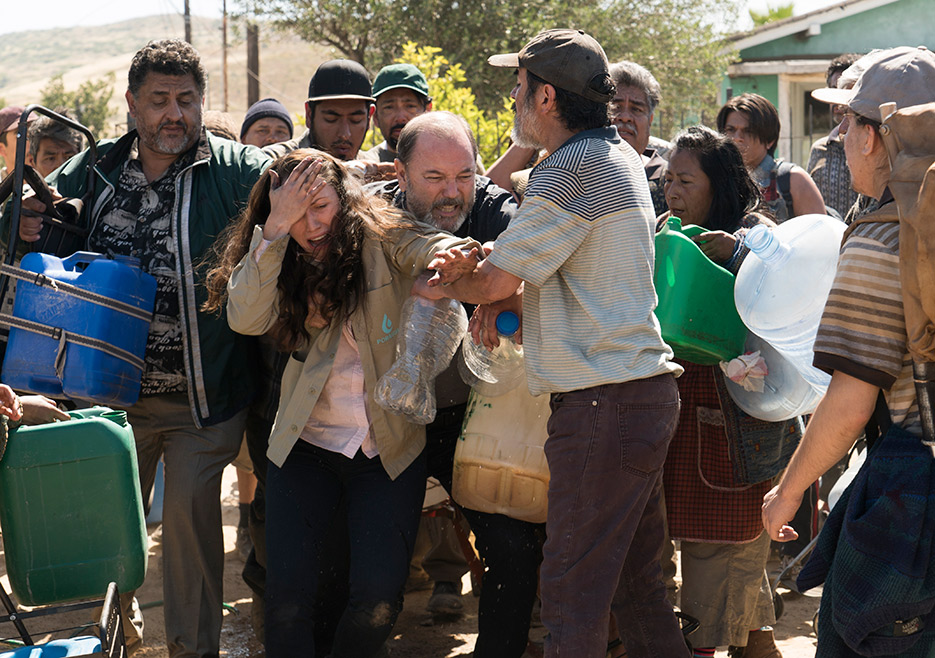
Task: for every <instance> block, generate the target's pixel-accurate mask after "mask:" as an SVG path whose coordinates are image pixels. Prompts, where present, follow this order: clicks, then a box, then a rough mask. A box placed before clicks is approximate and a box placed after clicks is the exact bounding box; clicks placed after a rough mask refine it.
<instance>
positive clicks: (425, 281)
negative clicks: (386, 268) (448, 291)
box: [409, 272, 445, 300]
mask: <svg viewBox="0 0 935 658" xmlns="http://www.w3.org/2000/svg"><path fill="white" fill-rule="evenodd" d="M433 276H435V275H434V273H432V272H425V273H424V274H421V275H419V278H417V279H416V280H415V282H414V283H413V284H412V289H411V290H410V291H409V294H410V295H418V296H419V297H425V298H426V299H432V300H436V299H444V298H445V287H444V286H430V285H429V279H430V278H431V277H433Z"/></svg>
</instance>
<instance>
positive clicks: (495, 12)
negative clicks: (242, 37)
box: [238, 0, 740, 136]
mask: <svg viewBox="0 0 935 658" xmlns="http://www.w3.org/2000/svg"><path fill="white" fill-rule="evenodd" d="M238 1H239V2H240V6H241V9H242V11H243V12H244V13H246V14H249V15H251V16H253V15H256V16H261V17H265V18H268V19H270V20H272V22H273V24H274V25H276V26H277V27H279V28H281V29H284V30H287V31H290V32H292V33H295V34H297V35H299V36H300V37H302V38H303V39H305V40H307V41H310V42H315V43H321V44H325V45H329V46H332V47H333V48H335V49H336V50H337V51H338V52H339V53H340V54H341V56H343V57H347V58H349V59H354V60H356V61H358V62H360V63H361V64H363V65H364V66H365V67H366V68H367V69H368V70H370V71H371V72H376V71H377V70H378V69H379V68H381V67H382V66H385V65H386V64H389V63H390V62H392V61H394V60H396V59H397V58H398V57H399V56H400V49H401V47H402V44H404V43H407V42H409V41H412V42H415V43H418V44H420V45H422V46H432V47H436V48H440V54H443V56H444V57H445V58H446V59H447V60H448V61H449V62H455V63H457V64H459V65H460V67H461V69H462V71H463V72H464V76H465V79H466V81H467V82H469V83H470V86H471V88H472V89H473V91H474V93H475V96H476V104H477V106H478V107H479V108H480V109H482V110H484V111H486V112H487V113H488V115H489V116H495V115H496V113H497V112H499V111H500V110H501V109H502V103H503V100H502V99H503V95H504V93H505V92H506V91H507V90H509V89H510V88H511V87H512V86H513V83H514V81H513V79H512V76H511V72H510V71H504V70H503V69H495V68H493V67H491V66H488V65H487V57H488V56H489V55H491V54H494V53H502V52H515V51H517V50H518V49H519V48H521V47H522V46H523V44H524V43H526V41H528V40H529V38H530V37H532V36H533V35H535V34H536V33H537V32H538V31H539V30H541V29H545V28H551V27H573V28H579V29H583V30H585V31H587V32H588V33H590V34H592V35H594V36H595V37H596V38H597V39H598V41H600V42H601V44H602V45H603V46H604V49H605V51H606V52H607V55H608V57H609V59H610V60H611V61H616V60H619V59H630V60H632V61H635V62H638V63H640V64H642V65H644V66H646V67H647V68H648V69H649V70H650V71H652V72H653V74H654V75H655V76H656V78H657V79H658V80H659V82H660V84H661V85H662V90H663V106H662V108H661V112H660V113H659V116H660V117H663V118H665V121H664V122H663V124H662V129H663V130H662V132H663V133H664V134H663V136H670V133H671V132H672V131H674V129H675V128H677V127H680V125H681V124H682V123H683V122H685V123H687V122H689V121H692V120H694V121H697V120H700V119H701V117H702V116H706V115H707V113H709V112H710V111H712V110H713V109H716V104H717V97H716V89H717V86H718V83H719V82H720V80H721V78H722V76H723V73H724V71H725V70H726V67H727V63H728V61H729V56H728V55H727V54H724V53H722V52H721V50H722V49H723V48H724V41H723V37H724V34H725V31H726V30H728V29H729V28H730V27H731V25H730V21H731V20H733V17H735V16H737V14H738V13H739V8H740V0H478V1H477V2H468V3H466V2H463V0H238ZM666 122H668V123H667V124H666Z"/></svg>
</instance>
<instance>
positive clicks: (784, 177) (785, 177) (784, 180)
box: [776, 162, 844, 219]
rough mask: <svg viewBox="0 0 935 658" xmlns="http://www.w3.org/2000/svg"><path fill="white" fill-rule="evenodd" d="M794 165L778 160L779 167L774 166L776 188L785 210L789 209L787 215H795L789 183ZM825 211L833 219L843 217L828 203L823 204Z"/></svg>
mask: <svg viewBox="0 0 935 658" xmlns="http://www.w3.org/2000/svg"><path fill="white" fill-rule="evenodd" d="M794 166H795V165H794V164H793V163H791V162H780V163H779V167H777V168H776V189H777V190H778V191H779V194H780V196H782V200H783V201H785V202H786V210H788V211H789V217H795V212H794V210H793V204H792V187H791V185H790V184H789V180H790V178H791V176H792V168H793V167H794ZM825 213H826V214H828V215H831V216H832V217H834V218H835V219H844V218H843V217H841V213H839V212H838V211H837V210H835V209H834V208H832V207H831V206H829V205H828V204H825Z"/></svg>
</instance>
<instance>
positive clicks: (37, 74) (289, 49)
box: [0, 16, 336, 134]
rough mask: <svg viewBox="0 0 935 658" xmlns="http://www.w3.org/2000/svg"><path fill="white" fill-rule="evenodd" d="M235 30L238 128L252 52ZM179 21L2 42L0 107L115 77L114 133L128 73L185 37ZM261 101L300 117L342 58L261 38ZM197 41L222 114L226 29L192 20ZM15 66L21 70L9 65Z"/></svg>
mask: <svg viewBox="0 0 935 658" xmlns="http://www.w3.org/2000/svg"><path fill="white" fill-rule="evenodd" d="M231 23H232V25H231V27H229V29H228V44H229V48H228V71H229V74H228V81H229V82H228V84H229V91H228V100H229V103H228V109H229V111H230V112H231V113H232V114H233V115H234V119H235V122H236V123H237V124H238V125H239V123H240V121H241V119H242V118H243V114H244V112H245V111H246V107H247V73H246V69H247V65H246V61H247V52H246V45H245V42H244V33H243V30H242V29H240V28H239V26H237V25H236V24H233V22H231ZM183 34H184V28H183V25H182V19H181V17H179V16H150V17H146V18H139V19H134V20H130V21H124V22H120V23H114V24H111V25H102V26H97V27H75V28H71V29H60V30H32V31H28V32H16V33H12V34H6V35H3V37H2V38H0V62H5V63H7V65H6V66H4V67H2V68H0V99H2V100H5V101H6V103H7V104H14V103H15V104H21V105H26V104H28V103H31V102H37V101H38V99H39V95H40V90H41V89H42V88H43V87H44V86H45V85H46V84H47V83H48V81H49V79H50V78H52V77H54V76H56V75H59V74H61V75H64V81H65V87H66V89H69V90H71V89H74V88H76V87H77V86H78V85H79V84H81V83H82V82H84V81H86V80H93V79H98V78H101V77H103V76H106V75H107V74H108V73H110V72H113V73H114V74H115V76H116V83H115V85H114V96H113V99H112V100H111V108H112V115H111V122H112V126H111V132H113V133H115V134H116V133H118V132H119V131H120V129H121V125H120V124H125V122H126V116H125V113H126V103H125V101H124V100H123V93H124V91H125V90H126V72H127V69H128V68H129V65H130V60H131V59H132V57H133V53H135V52H136V51H137V50H138V49H139V48H140V47H141V46H142V45H143V44H145V43H146V42H147V41H149V40H150V39H159V38H166V37H181V36H182V35H183ZM260 36H261V39H260V44H261V45H260V95H261V97H266V96H274V97H276V98H279V99H280V100H281V101H282V102H283V103H285V105H286V107H288V108H289V109H290V111H292V112H293V113H295V114H296V115H301V114H302V112H303V110H302V103H303V102H304V101H305V98H306V90H307V88H308V80H309V78H310V77H311V75H312V73H314V71H315V69H316V68H317V67H318V65H319V64H320V63H321V62H322V61H325V60H326V59H330V58H331V57H334V56H336V55H335V54H334V53H332V52H331V51H329V50H328V49H327V48H324V47H320V46H316V45H311V44H308V43H305V42H303V41H301V40H299V39H297V38H295V37H292V36H289V35H284V34H281V33H278V32H275V31H273V30H272V29H271V28H270V29H263V28H261V32H260ZM192 41H193V42H194V45H195V47H197V48H198V50H199V51H200V52H201V55H202V60H203V62H204V65H205V67H206V68H207V70H208V97H207V100H206V107H207V108H208V109H215V110H221V109H224V108H223V77H222V64H221V59H222V49H221V21H220V20H215V19H206V18H199V17H193V18H192ZM11 62H16V65H15V66H10V65H9V63H11Z"/></svg>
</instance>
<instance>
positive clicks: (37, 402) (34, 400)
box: [20, 395, 71, 425]
mask: <svg viewBox="0 0 935 658" xmlns="http://www.w3.org/2000/svg"><path fill="white" fill-rule="evenodd" d="M20 401H21V403H22V409H23V423H24V424H26V425H43V424H45V423H51V422H53V421H56V420H71V416H69V415H68V414H67V413H65V412H64V411H62V410H61V409H59V408H58V405H56V404H55V402H53V401H52V400H50V399H49V398H47V397H45V396H44V395H24V396H23V397H21V398H20Z"/></svg>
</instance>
